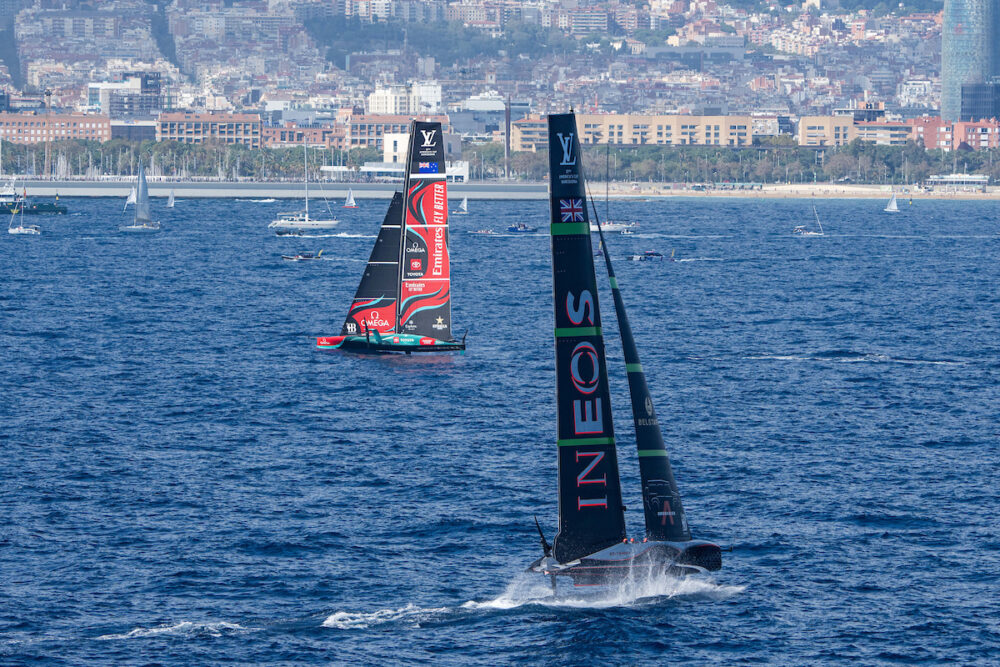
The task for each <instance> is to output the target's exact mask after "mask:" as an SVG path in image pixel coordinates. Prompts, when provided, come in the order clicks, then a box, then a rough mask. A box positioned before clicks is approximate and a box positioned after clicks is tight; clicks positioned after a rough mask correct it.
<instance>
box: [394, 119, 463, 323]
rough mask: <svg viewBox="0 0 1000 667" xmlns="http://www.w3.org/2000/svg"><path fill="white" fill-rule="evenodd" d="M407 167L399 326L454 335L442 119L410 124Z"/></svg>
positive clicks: (401, 254) (400, 253)
mask: <svg viewBox="0 0 1000 667" xmlns="http://www.w3.org/2000/svg"><path fill="white" fill-rule="evenodd" d="M405 169H406V178H405V181H404V183H403V192H404V200H403V238H402V243H401V244H400V248H399V265H400V282H399V299H398V309H399V310H398V317H397V318H396V321H397V322H399V329H398V331H399V333H406V334H415V335H419V336H429V337H432V338H436V339H439V340H450V339H451V338H452V335H451V263H450V261H451V260H450V258H449V253H448V184H447V180H446V175H445V161H444V139H443V137H442V136H441V123H430V122H422V121H417V120H415V121H412V122H411V123H410V140H409V146H408V147H407V151H406V166H405Z"/></svg>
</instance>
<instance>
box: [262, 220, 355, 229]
mask: <svg viewBox="0 0 1000 667" xmlns="http://www.w3.org/2000/svg"><path fill="white" fill-rule="evenodd" d="M338 224H340V221H339V220H275V221H274V222H272V223H271V224H269V225H268V228H269V229H299V230H304V229H332V228H333V227H336V226H337V225H338Z"/></svg>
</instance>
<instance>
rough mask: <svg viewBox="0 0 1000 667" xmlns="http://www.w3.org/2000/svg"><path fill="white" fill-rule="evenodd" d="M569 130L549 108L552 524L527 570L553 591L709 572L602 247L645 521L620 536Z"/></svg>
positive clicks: (707, 547) (567, 118) (597, 327)
mask: <svg viewBox="0 0 1000 667" xmlns="http://www.w3.org/2000/svg"><path fill="white" fill-rule="evenodd" d="M578 137H579V133H578V130H577V125H576V117H575V115H574V114H573V113H569V114H559V115H552V116H549V174H550V179H549V187H550V197H551V200H550V205H551V234H552V278H553V291H554V295H555V343H556V346H555V347H556V397H557V401H556V403H557V410H558V442H557V445H558V446H557V450H558V463H559V530H558V532H557V533H556V536H555V539H554V540H553V543H552V545H551V546H550V545H549V544H548V542H547V541H546V540H545V537H544V534H542V530H541V527H540V526H538V530H539V534H540V535H541V542H542V549H543V553H544V555H543V556H542V558H539V559H538V560H537V561H535V562H534V563H532V564H531V566H530V567H529V568H528V569H529V571H532V572H537V573H539V574H541V575H545V576H548V577H549V578H550V581H551V584H552V586H553V589H555V588H556V582H557V579H558V578H559V577H569V578H570V579H571V580H572V582H573V584H574V585H576V586H589V585H607V584H613V583H615V582H617V581H621V580H623V579H626V578H627V577H629V576H630V575H631V576H657V575H659V574H663V573H672V574H691V573H696V572H705V571H709V570H718V569H719V568H721V567H722V550H721V549H720V548H719V546H718V545H716V544H713V543H711V542H705V541H703V540H695V539H692V537H691V530H690V528H689V527H688V522H687V518H686V517H685V515H684V508H683V507H682V505H681V496H680V492H679V491H678V489H677V482H676V481H675V480H674V474H673V471H672V470H671V467H670V459H669V458H668V457H667V451H666V448H665V447H664V444H663V435H662V433H661V432H660V425H659V422H658V421H657V419H656V412H655V411H654V409H653V400H652V398H651V397H650V393H649V387H648V386H647V384H646V376H645V374H644V373H643V370H642V364H641V363H640V362H639V353H638V350H637V349H636V345H635V340H634V339H633V337H632V329H631V326H630V325H629V321H628V317H627V315H626V313H625V304H624V301H623V300H622V295H621V291H620V290H619V289H618V281H617V279H616V278H615V274H614V269H613V268H612V266H611V253H610V252H604V263H605V266H606V268H607V272H608V278H609V281H610V283H611V294H612V297H613V298H614V302H615V314H616V315H617V319H618V329H619V331H620V333H621V340H622V349H623V352H624V356H625V368H626V371H627V374H628V385H629V393H630V394H631V398H632V418H633V421H634V423H635V435H636V445H637V447H638V455H639V472H640V475H641V478H642V505H643V507H642V511H643V516H644V518H645V528H646V529H645V535H644V536H643V537H642V538H641V539H635V538H629V537H628V536H627V534H626V526H625V514H624V511H625V507H624V506H623V504H622V491H621V482H620V479H619V476H618V459H617V451H616V449H615V430H614V425H613V423H612V417H611V393H610V389H609V387H608V374H607V368H606V365H607V358H606V356H605V350H604V338H603V334H602V328H601V326H602V325H601V311H600V306H599V304H598V299H597V280H596V276H595V273H594V259H593V258H594V253H593V247H592V245H591V238H590V223H589V216H588V215H587V195H586V189H585V185H584V180H583V179H584V176H583V173H582V170H581V168H580V163H581V162H582V159H581V158H582V156H581V153H580V145H579V140H578ZM596 224H597V227H598V233H599V234H600V238H601V241H602V245H604V246H605V247H606V243H604V238H603V231H602V230H601V226H600V221H599V220H598V221H596ZM536 523H537V520H536Z"/></svg>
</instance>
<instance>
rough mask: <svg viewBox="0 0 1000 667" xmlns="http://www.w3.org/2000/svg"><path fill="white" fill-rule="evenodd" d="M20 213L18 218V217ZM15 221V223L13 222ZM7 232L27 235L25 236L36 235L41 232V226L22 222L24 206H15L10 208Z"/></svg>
mask: <svg viewBox="0 0 1000 667" xmlns="http://www.w3.org/2000/svg"><path fill="white" fill-rule="evenodd" d="M18 215H20V219H19V218H18ZM15 222H16V223H17V224H16V225H15V224H14V223H15ZM7 233H8V234H17V235H27V236H38V235H39V234H41V233H42V229H41V227H39V226H38V225H26V224H24V208H23V207H20V206H17V207H15V208H14V209H12V210H11V214H10V222H9V223H7Z"/></svg>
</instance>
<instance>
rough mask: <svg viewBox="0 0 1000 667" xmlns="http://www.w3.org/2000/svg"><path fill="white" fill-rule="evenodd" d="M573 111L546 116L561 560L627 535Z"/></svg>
mask: <svg viewBox="0 0 1000 667" xmlns="http://www.w3.org/2000/svg"><path fill="white" fill-rule="evenodd" d="M581 158H582V156H581V154H580V142H579V135H578V133H577V128H576V117H575V116H574V115H573V114H559V115H552V116H549V173H550V174H551V182H550V184H549V187H550V192H549V195H550V206H551V225H550V229H551V233H552V282H553V293H554V297H555V341H556V344H555V347H556V393H557V404H558V416H559V418H558V422H559V434H558V445H559V446H558V449H559V532H558V533H557V534H556V537H555V540H554V543H553V555H554V556H555V559H556V560H557V561H559V562H560V563H566V562H569V561H572V560H574V559H577V558H580V557H582V556H586V555H588V554H592V553H594V552H597V551H600V550H601V549H604V548H606V547H609V546H611V545H613V544H617V543H620V542H621V541H622V540H623V539H624V538H625V517H624V514H623V512H624V507H623V506H622V494H621V482H620V480H619V476H618V458H617V454H616V451H615V431H614V425H613V423H612V418H611V397H610V391H609V388H608V374H607V364H606V358H605V353H604V337H603V335H602V331H601V313H600V308H599V306H598V300H597V279H596V276H595V274H594V259H593V257H594V254H593V248H592V246H591V241H590V221H589V219H588V216H587V206H586V201H587V196H586V192H585V189H584V183H583V175H582V173H581V169H580V166H581V165H580V162H581Z"/></svg>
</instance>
